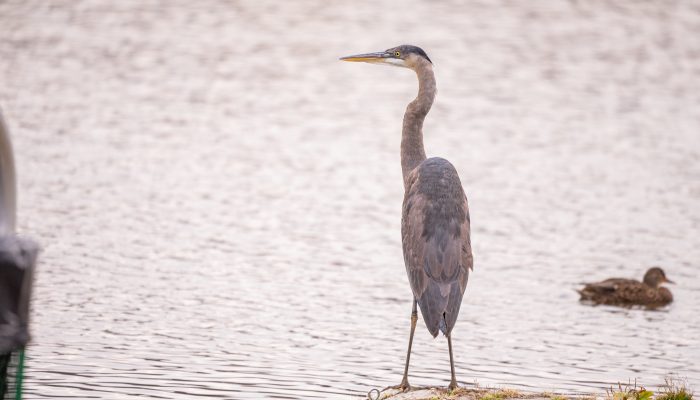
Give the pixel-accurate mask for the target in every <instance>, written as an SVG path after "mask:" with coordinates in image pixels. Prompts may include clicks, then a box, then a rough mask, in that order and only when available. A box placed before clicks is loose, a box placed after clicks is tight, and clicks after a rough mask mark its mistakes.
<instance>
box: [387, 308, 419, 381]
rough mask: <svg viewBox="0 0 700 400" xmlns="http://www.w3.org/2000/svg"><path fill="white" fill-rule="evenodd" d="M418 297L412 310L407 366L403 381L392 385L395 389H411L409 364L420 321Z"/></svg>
mask: <svg viewBox="0 0 700 400" xmlns="http://www.w3.org/2000/svg"><path fill="white" fill-rule="evenodd" d="M417 304H418V303H417V302H416V299H413V311H411V334H410V335H409V337H408V351H407V352H406V367H404V370H403V379H402V380H401V383H400V384H398V385H396V386H392V388H393V389H401V390H404V391H406V390H410V389H411V385H409V384H408V364H409V361H411V346H413V333H414V332H415V331H416V323H417V322H418V307H417Z"/></svg>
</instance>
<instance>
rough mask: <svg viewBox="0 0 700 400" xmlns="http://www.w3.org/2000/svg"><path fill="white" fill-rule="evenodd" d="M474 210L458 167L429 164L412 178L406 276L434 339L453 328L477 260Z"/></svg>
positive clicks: (406, 211) (405, 226) (405, 228)
mask: <svg viewBox="0 0 700 400" xmlns="http://www.w3.org/2000/svg"><path fill="white" fill-rule="evenodd" d="M469 231H470V227H469V206H468V204H467V198H466V196H465V195H464V191H463V190H462V185H461V182H460V180H459V177H458V175H457V171H456V170H455V169H454V167H453V166H452V165H451V164H450V163H449V162H447V161H446V160H443V159H436V158H431V159H428V160H426V161H424V162H423V163H422V164H421V165H420V166H419V167H417V168H416V169H415V170H414V171H413V172H412V173H411V175H410V176H409V180H408V185H407V188H406V195H405V197H404V204H403V215H402V241H403V250H404V261H405V264H406V272H407V273H408V278H409V282H410V284H411V289H412V290H413V295H414V296H415V298H416V300H417V301H418V304H419V305H420V307H421V313H422V314H423V319H424V320H425V323H426V326H427V327H428V330H429V331H430V333H431V334H433V336H436V335H437V333H438V330H439V329H440V330H442V331H443V332H444V333H449V332H450V331H451V330H452V327H453V326H454V323H455V321H456V319H457V315H458V313H459V307H460V304H461V302H462V296H463V295H464V290H465V289H466V286H467V280H468V278H469V271H470V270H471V269H472V265H473V259H472V251H471V241H470V239H469V234H470V232H469Z"/></svg>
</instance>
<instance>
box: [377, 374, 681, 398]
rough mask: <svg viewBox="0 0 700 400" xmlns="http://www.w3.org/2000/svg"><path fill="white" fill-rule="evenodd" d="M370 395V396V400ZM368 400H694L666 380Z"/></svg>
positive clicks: (434, 391) (426, 390) (393, 393)
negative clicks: (572, 389) (592, 389)
mask: <svg viewBox="0 0 700 400" xmlns="http://www.w3.org/2000/svg"><path fill="white" fill-rule="evenodd" d="M370 396H371V397H370ZM367 398H369V399H370V400H378V399H381V400H516V399H518V400H595V399H605V400H693V392H692V391H691V390H690V389H688V388H687V387H686V385H685V384H684V383H682V382H678V381H674V380H671V379H667V380H666V383H665V384H664V385H663V386H661V387H660V388H659V390H658V391H657V392H653V391H651V390H648V389H645V388H644V387H643V386H638V385H637V384H636V383H634V384H632V383H630V384H618V385H617V388H614V387H611V388H610V389H607V390H606V391H605V392H604V393H591V394H579V395H569V394H562V393H554V392H540V393H537V392H527V391H520V390H514V389H503V388H501V389H482V388H457V389H455V390H448V389H446V388H435V387H421V388H415V390H411V391H410V392H400V391H399V390H396V389H388V390H386V391H383V392H381V393H378V392H377V391H373V392H371V393H369V394H368V397H367Z"/></svg>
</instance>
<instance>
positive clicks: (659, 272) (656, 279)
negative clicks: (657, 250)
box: [644, 267, 675, 288]
mask: <svg viewBox="0 0 700 400" xmlns="http://www.w3.org/2000/svg"><path fill="white" fill-rule="evenodd" d="M644 283H646V284H647V285H649V286H651V287H653V288H657V287H659V286H660V285H661V284H662V283H675V282H673V281H671V280H670V279H668V278H666V274H665V273H664V270H663V269H661V268H659V267H653V268H649V270H648V271H647V273H646V274H644Z"/></svg>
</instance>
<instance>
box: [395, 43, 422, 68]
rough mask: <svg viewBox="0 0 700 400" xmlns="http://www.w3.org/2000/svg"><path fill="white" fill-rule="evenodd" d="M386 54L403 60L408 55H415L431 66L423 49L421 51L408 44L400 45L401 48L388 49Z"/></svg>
mask: <svg viewBox="0 0 700 400" xmlns="http://www.w3.org/2000/svg"><path fill="white" fill-rule="evenodd" d="M386 52H387V53H390V54H393V55H394V57H396V58H401V59H405V58H406V57H408V55H409V54H415V55H417V56H420V57H423V58H425V59H426V60H428V62H430V63H431V64H432V63H433V62H432V61H431V60H430V57H428V55H427V54H426V53H425V51H424V50H423V49H421V48H420V47H418V46H413V45H410V44H402V45H401V46H396V47H393V48H391V49H388V50H387V51H386Z"/></svg>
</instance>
